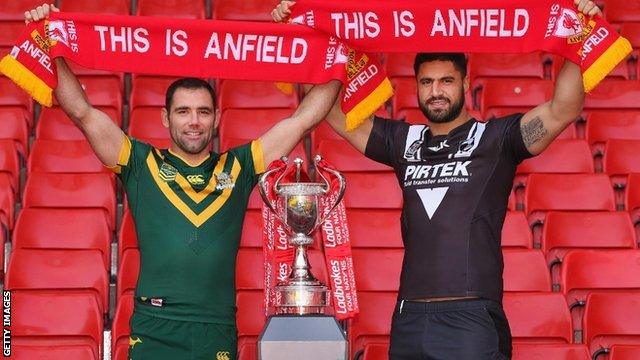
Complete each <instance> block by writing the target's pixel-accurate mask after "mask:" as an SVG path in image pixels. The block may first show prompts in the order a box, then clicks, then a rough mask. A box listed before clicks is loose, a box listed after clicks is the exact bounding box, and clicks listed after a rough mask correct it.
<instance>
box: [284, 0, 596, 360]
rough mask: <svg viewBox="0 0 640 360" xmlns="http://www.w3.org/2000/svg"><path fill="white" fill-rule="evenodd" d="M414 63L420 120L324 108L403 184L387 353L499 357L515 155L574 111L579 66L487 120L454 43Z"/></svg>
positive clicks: (551, 133)
mask: <svg viewBox="0 0 640 360" xmlns="http://www.w3.org/2000/svg"><path fill="white" fill-rule="evenodd" d="M293 4H294V2H292V1H282V2H281V3H280V4H279V5H278V6H277V7H276V8H275V9H274V10H273V12H272V16H273V18H274V20H275V21H283V20H286V19H287V17H288V16H289V15H290V14H291V11H290V7H291V6H292V5H293ZM575 4H576V5H577V7H578V10H580V11H581V12H583V13H584V14H586V15H587V16H594V15H599V16H602V14H601V12H600V9H599V8H598V7H597V6H596V5H595V4H594V3H593V2H592V1H588V0H575ZM414 70H415V74H416V82H417V88H418V94H417V96H418V104H419V106H420V109H421V110H422V112H423V113H424V115H425V117H426V119H427V120H428V125H410V124H407V123H405V122H402V121H392V120H386V119H382V118H378V117H373V118H371V119H369V120H368V121H366V122H365V123H364V124H363V125H362V126H360V127H358V128H357V129H355V130H354V131H351V132H346V131H344V126H345V125H344V122H345V117H344V114H343V113H342V112H341V111H340V109H339V108H338V107H337V106H334V108H333V109H332V111H331V112H330V114H329V115H328V117H327V120H328V121H329V123H330V124H331V126H332V127H333V129H334V130H335V131H336V132H338V133H339V134H340V135H341V136H342V137H344V138H345V139H346V140H348V141H349V142H350V143H351V144H352V145H353V146H354V147H355V148H356V149H358V150H359V151H360V152H361V153H363V154H364V155H365V156H367V157H369V158H371V159H373V160H375V161H378V162H381V163H383V164H386V165H388V166H391V167H392V168H393V169H394V171H395V172H396V176H397V178H398V182H399V183H400V187H401V188H402V194H403V200H404V204H403V210H402V216H401V219H400V221H401V228H402V239H403V242H404V247H405V253H404V260H403V263H402V273H401V276H400V290H399V293H398V302H397V305H396V308H395V310H394V314H393V319H392V325H391V346H390V350H389V357H390V359H392V360H412V359H474V360H475V359H509V358H511V332H510V329H509V324H508V322H507V319H506V317H505V314H504V311H503V309H502V292H503V287H502V270H503V260H502V252H501V249H500V241H501V239H500V236H501V229H502V224H503V222H504V218H505V215H506V211H507V201H508V197H509V194H510V191H511V187H512V182H513V178H514V175H515V171H516V166H517V165H518V164H519V163H520V162H521V161H522V160H524V159H526V158H529V157H531V156H535V155H537V154H539V153H541V152H542V151H543V150H544V149H545V148H547V146H548V145H549V144H550V143H551V142H552V141H553V140H554V139H555V138H556V137H557V136H558V135H559V134H560V133H561V132H562V131H563V130H564V129H565V128H566V127H567V126H569V125H570V124H571V123H572V122H573V121H574V120H575V119H576V118H577V117H578V115H580V113H581V111H582V106H583V103H584V88H583V85H582V76H581V74H580V68H579V67H578V65H576V64H574V63H571V62H568V61H567V62H565V65H564V67H563V68H562V70H561V71H560V73H559V75H558V78H557V79H556V88H555V92H554V94H553V98H552V99H551V101H549V102H547V103H544V104H541V105H539V106H538V107H536V108H534V109H533V110H531V111H529V112H528V113H526V114H514V115H510V116H506V117H504V118H500V119H493V120H491V121H489V122H486V123H485V122H480V121H478V120H476V119H473V118H471V117H470V116H469V114H468V113H467V111H466V110H465V107H464V100H465V96H464V95H465V93H466V92H467V91H469V78H468V76H467V60H466V58H465V55H464V54H461V53H433V54H426V53H420V54H417V55H416V58H415V63H414ZM381 193H382V194H384V191H382V192H381Z"/></svg>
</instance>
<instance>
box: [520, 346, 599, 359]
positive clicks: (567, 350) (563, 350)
mask: <svg viewBox="0 0 640 360" xmlns="http://www.w3.org/2000/svg"><path fill="white" fill-rule="evenodd" d="M542 359H562V360H591V356H590V355H589V348H587V347H586V346H585V345H582V344H536V343H532V344H530V343H514V344H513V360H542Z"/></svg>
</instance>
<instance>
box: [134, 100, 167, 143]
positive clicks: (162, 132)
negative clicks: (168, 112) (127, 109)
mask: <svg viewBox="0 0 640 360" xmlns="http://www.w3.org/2000/svg"><path fill="white" fill-rule="evenodd" d="M162 109H163V108H162V107H158V106H153V107H151V106H150V107H137V108H135V109H133V110H132V111H131V117H130V118H129V130H128V131H127V133H128V134H129V135H130V136H131V137H134V138H136V139H140V138H145V139H149V138H152V139H170V138H171V134H170V133H169V129H168V128H166V127H164V125H163V124H162Z"/></svg>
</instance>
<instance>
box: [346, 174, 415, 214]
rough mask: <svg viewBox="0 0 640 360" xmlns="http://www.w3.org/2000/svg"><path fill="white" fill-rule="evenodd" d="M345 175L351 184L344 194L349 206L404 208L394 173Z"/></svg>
mask: <svg viewBox="0 0 640 360" xmlns="http://www.w3.org/2000/svg"><path fill="white" fill-rule="evenodd" d="M345 177H346V179H347V184H349V185H347V186H348V187H349V190H348V191H347V192H345V195H344V204H345V206H346V207H347V208H360V209H362V208H369V209H400V208H402V192H401V190H400V186H399V185H398V179H397V178H396V175H395V174H394V173H392V172H383V173H378V172H376V173H348V174H345Z"/></svg>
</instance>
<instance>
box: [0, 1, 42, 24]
mask: <svg viewBox="0 0 640 360" xmlns="http://www.w3.org/2000/svg"><path fill="white" fill-rule="evenodd" d="M39 5H42V1H40V0H13V1H7V2H6V3H5V4H2V7H1V8H0V21H23V20H24V12H25V10H26V9H34V8H36V7H37V6H39Z"/></svg>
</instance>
